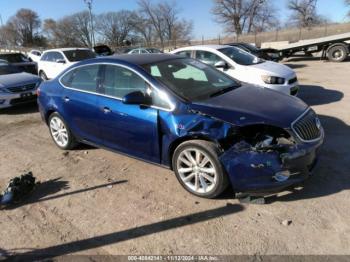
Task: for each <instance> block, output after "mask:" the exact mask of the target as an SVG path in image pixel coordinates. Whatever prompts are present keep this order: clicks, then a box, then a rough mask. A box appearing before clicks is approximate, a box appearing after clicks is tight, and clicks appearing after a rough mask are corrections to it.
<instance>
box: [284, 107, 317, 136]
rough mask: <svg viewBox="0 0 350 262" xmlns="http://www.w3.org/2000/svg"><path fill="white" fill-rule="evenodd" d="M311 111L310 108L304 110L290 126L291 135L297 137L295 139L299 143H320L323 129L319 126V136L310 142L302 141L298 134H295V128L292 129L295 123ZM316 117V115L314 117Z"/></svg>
mask: <svg viewBox="0 0 350 262" xmlns="http://www.w3.org/2000/svg"><path fill="white" fill-rule="evenodd" d="M311 110H312V109H311V108H308V109H306V110H305V112H304V113H302V114H301V115H300V116H299V117H298V118H297V119H295V120H294V121H293V122H292V124H291V129H292V130H293V133H294V134H295V135H296V136H297V138H298V139H299V140H300V141H301V142H304V143H314V142H317V141H320V140H321V139H322V137H323V135H324V130H323V127H322V126H321V129H320V136H319V137H318V138H315V139H312V140H305V139H302V138H301V137H300V136H299V134H298V132H296V130H295V128H294V125H295V123H296V122H298V121H299V120H300V119H301V118H303V117H304V116H305V115H306V114H307V113H309V111H311ZM316 117H317V115H316Z"/></svg>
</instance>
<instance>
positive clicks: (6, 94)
mask: <svg viewBox="0 0 350 262" xmlns="http://www.w3.org/2000/svg"><path fill="white" fill-rule="evenodd" d="M40 83H41V79H40V78H39V77H37V76H35V75H32V74H29V73H25V72H20V70H19V69H18V68H17V67H15V66H12V65H9V64H7V63H1V62H0V109H1V108H6V107H11V106H15V105H19V104H24V103H29V102H34V101H35V100H36V90H37V88H38V86H39V85H40Z"/></svg>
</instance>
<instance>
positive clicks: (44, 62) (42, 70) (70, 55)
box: [38, 48, 96, 80]
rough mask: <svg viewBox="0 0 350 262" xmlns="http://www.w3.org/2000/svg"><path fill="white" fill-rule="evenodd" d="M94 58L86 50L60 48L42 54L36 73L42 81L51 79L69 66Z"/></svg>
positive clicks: (89, 50) (90, 52)
mask: <svg viewBox="0 0 350 262" xmlns="http://www.w3.org/2000/svg"><path fill="white" fill-rule="evenodd" d="M95 57H96V54H95V53H94V52H92V50H91V49H88V48H61V49H51V50H47V51H45V52H44V53H43V54H42V56H41V58H40V60H39V62H38V73H39V76H40V78H41V79H43V80H48V79H52V78H55V77H56V76H58V75H59V74H60V73H61V72H62V71H63V70H65V69H66V68H68V67H70V66H71V65H74V64H75V63H78V62H79V61H82V60H85V59H90V58H95Z"/></svg>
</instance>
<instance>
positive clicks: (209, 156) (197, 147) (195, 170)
mask: <svg viewBox="0 0 350 262" xmlns="http://www.w3.org/2000/svg"><path fill="white" fill-rule="evenodd" d="M218 154H219V149H218V147H217V146H216V145H215V144H214V143H212V142H208V141H204V140H190V141H186V142H184V143H182V144H180V145H179V146H178V147H177V148H176V149H175V152H174V155H173V159H172V164H173V169H174V172H175V175H176V178H177V179H178V181H179V182H180V184H181V185H182V186H183V188H185V189H186V190H187V191H188V192H190V193H192V194H194V195H196V196H199V197H203V198H215V197H217V196H219V195H220V194H221V193H222V192H223V191H224V190H225V189H226V188H227V186H228V177H227V174H226V172H225V170H224V169H223V167H222V165H221V162H220V161H219V157H218Z"/></svg>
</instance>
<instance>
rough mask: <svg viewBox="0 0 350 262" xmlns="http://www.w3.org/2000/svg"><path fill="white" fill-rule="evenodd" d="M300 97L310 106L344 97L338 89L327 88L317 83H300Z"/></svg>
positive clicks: (328, 102) (332, 101)
mask: <svg viewBox="0 0 350 262" xmlns="http://www.w3.org/2000/svg"><path fill="white" fill-rule="evenodd" d="M298 97H299V98H300V99H301V100H303V101H304V102H305V103H306V104H308V105H310V106H316V105H324V104H330V103H334V102H337V101H340V100H342V99H343V97H344V94H343V93H342V92H340V91H338V90H333V89H326V88H324V87H322V86H317V85H300V89H299V93H298Z"/></svg>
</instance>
